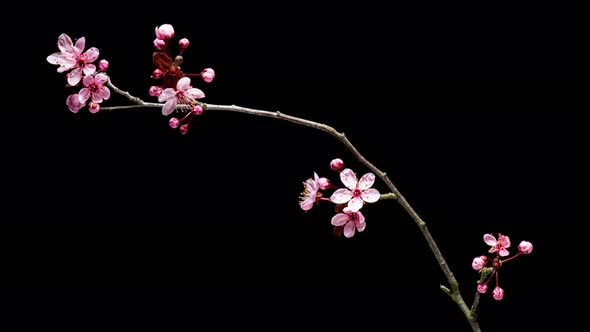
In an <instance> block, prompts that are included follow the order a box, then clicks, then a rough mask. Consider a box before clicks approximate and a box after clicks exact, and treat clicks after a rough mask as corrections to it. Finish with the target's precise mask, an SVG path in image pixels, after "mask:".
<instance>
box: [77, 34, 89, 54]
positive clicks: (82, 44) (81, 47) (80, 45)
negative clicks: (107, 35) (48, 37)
mask: <svg viewBox="0 0 590 332" xmlns="http://www.w3.org/2000/svg"><path fill="white" fill-rule="evenodd" d="M74 47H75V48H77V49H78V51H79V52H80V53H82V52H84V47H86V38H84V37H80V39H78V40H76V45H74Z"/></svg>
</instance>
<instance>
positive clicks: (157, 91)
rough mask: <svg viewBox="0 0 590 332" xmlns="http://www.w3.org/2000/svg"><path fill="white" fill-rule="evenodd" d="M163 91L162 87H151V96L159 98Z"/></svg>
mask: <svg viewBox="0 0 590 332" xmlns="http://www.w3.org/2000/svg"><path fill="white" fill-rule="evenodd" d="M162 91H163V90H162V87H160V86H155V85H152V86H150V96H152V97H158V96H159V95H161V94H162Z"/></svg>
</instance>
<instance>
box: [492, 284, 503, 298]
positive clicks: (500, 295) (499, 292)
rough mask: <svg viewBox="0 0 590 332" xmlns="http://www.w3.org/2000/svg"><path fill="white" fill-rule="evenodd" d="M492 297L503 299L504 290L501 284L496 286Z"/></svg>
mask: <svg viewBox="0 0 590 332" xmlns="http://www.w3.org/2000/svg"><path fill="white" fill-rule="evenodd" d="M492 297H493V298H494V299H495V300H501V299H502V298H504V290H503V289H502V288H500V286H496V288H494V290H493V291H492Z"/></svg>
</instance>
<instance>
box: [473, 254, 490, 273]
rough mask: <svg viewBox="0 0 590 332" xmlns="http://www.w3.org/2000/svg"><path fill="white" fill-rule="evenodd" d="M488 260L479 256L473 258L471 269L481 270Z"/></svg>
mask: <svg viewBox="0 0 590 332" xmlns="http://www.w3.org/2000/svg"><path fill="white" fill-rule="evenodd" d="M487 260H488V258H487V257H486V256H479V257H475V258H474V259H473V262H472V263H471V267H472V268H473V269H474V270H478V271H479V270H481V269H482V268H483V267H484V266H485V265H486V262H487Z"/></svg>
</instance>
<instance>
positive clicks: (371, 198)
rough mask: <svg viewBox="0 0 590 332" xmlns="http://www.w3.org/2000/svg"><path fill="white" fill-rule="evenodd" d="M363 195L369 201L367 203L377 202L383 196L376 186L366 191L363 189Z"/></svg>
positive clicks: (364, 199)
mask: <svg viewBox="0 0 590 332" xmlns="http://www.w3.org/2000/svg"><path fill="white" fill-rule="evenodd" d="M361 197H362V198H363V201H365V202H367V203H375V202H377V201H378V200H379V198H381V194H380V193H379V191H378V190H377V189H375V188H369V189H367V190H365V191H363V193H362V194H361Z"/></svg>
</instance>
